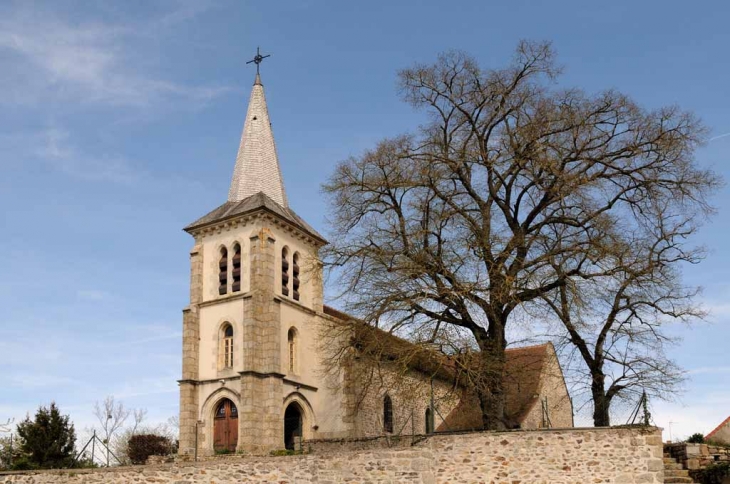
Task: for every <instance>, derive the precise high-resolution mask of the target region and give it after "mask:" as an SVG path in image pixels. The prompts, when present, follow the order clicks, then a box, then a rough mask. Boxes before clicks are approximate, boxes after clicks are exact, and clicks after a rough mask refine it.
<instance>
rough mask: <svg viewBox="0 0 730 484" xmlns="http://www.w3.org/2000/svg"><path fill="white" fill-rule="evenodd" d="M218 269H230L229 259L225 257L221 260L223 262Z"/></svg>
mask: <svg viewBox="0 0 730 484" xmlns="http://www.w3.org/2000/svg"><path fill="white" fill-rule="evenodd" d="M218 267H220V269H221V270H222V271H224V270H226V269H228V259H226V258H225V257H223V258H221V261H220V262H219V263H218Z"/></svg>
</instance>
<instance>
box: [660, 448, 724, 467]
mask: <svg viewBox="0 0 730 484" xmlns="http://www.w3.org/2000/svg"><path fill="white" fill-rule="evenodd" d="M664 450H665V452H667V453H669V455H671V456H672V457H674V458H675V459H677V460H678V461H679V462H681V463H682V466H683V467H684V468H685V469H688V470H691V471H692V470H697V469H704V468H705V467H707V466H709V465H711V464H717V463H718V462H727V461H730V448H728V447H720V446H717V445H710V444H687V443H680V444H666V445H665V446H664Z"/></svg>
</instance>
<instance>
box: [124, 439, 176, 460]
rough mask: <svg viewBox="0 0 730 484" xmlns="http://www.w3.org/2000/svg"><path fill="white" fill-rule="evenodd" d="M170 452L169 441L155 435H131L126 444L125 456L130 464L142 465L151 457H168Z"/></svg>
mask: <svg viewBox="0 0 730 484" xmlns="http://www.w3.org/2000/svg"><path fill="white" fill-rule="evenodd" d="M172 450H173V446H172V442H171V441H170V439H168V438H167V437H164V436H162V435H155V434H140V435H133V436H131V437H130V438H129V443H128V444H127V455H129V460H131V461H132V464H144V463H145V462H147V458H148V457H149V456H151V455H170V454H171V453H172Z"/></svg>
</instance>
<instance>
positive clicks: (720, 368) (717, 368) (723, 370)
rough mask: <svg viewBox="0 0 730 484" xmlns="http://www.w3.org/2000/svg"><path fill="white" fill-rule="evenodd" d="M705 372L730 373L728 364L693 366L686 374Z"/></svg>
mask: <svg viewBox="0 0 730 484" xmlns="http://www.w3.org/2000/svg"><path fill="white" fill-rule="evenodd" d="M707 373H710V374H713V373H719V374H725V373H730V366H703V367H700V368H693V369H691V370H688V371H687V374H688V375H702V374H707Z"/></svg>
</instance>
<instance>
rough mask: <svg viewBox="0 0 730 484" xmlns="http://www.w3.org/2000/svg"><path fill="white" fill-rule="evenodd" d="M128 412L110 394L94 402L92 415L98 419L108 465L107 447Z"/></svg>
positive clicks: (124, 420)
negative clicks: (105, 447) (100, 400)
mask: <svg viewBox="0 0 730 484" xmlns="http://www.w3.org/2000/svg"><path fill="white" fill-rule="evenodd" d="M130 413H131V412H130V411H129V410H127V409H126V408H125V407H124V404H123V403H122V402H115V401H114V397H113V396H112V395H109V396H107V397H106V398H105V399H104V401H103V402H101V403H99V402H98V401H97V402H94V416H95V417H96V419H97V420H98V421H99V425H100V426H101V434H102V437H103V441H104V444H105V445H106V446H107V456H106V461H107V462H106V463H107V465H109V448H110V447H112V446H113V445H114V442H113V439H114V437H115V436H116V435H117V433H118V432H119V431H120V430H121V429H122V427H123V426H124V423H125V422H126V421H127V418H128V417H129V415H130Z"/></svg>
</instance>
